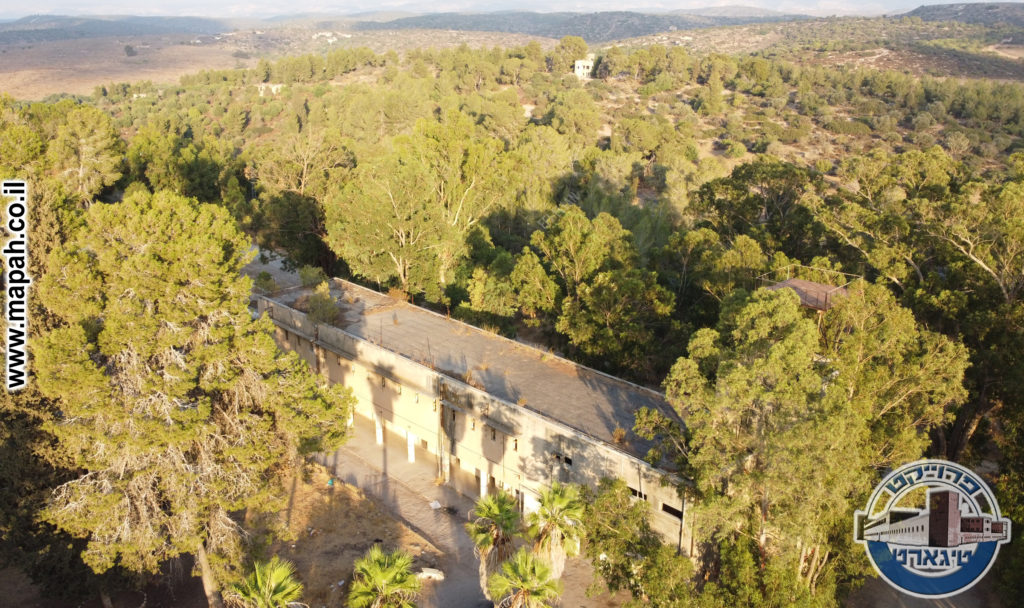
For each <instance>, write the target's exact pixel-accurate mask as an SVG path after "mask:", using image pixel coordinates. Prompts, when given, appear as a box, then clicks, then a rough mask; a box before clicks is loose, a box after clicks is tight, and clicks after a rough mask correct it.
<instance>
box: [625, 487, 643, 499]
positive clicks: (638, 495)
mask: <svg viewBox="0 0 1024 608" xmlns="http://www.w3.org/2000/svg"><path fill="white" fill-rule="evenodd" d="M629 493H630V494H632V495H633V497H634V498H639V499H640V500H647V494H645V493H643V492H641V491H640V490H637V489H636V488H633V487H632V486H630V487H629Z"/></svg>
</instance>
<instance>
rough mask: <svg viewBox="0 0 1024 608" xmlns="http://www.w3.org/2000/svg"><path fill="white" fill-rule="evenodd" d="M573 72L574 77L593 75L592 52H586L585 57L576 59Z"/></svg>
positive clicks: (585, 77)
mask: <svg viewBox="0 0 1024 608" xmlns="http://www.w3.org/2000/svg"><path fill="white" fill-rule="evenodd" d="M573 73H574V74H576V78H579V79H580V80H585V79H587V78H590V77H591V76H593V75H594V54H593V53H588V54H587V58H586V59H577V60H576V63H575V65H574V66H573Z"/></svg>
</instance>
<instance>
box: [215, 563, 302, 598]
mask: <svg viewBox="0 0 1024 608" xmlns="http://www.w3.org/2000/svg"><path fill="white" fill-rule="evenodd" d="M301 597H302V583H300V582H299V581H298V580H297V579H296V578H295V568H294V567H293V566H292V564H291V562H288V561H286V560H283V559H281V558H279V557H277V556H276V555H275V556H274V557H273V558H271V560H270V561H269V562H256V563H255V564H253V568H252V572H251V573H250V574H249V576H247V577H245V580H244V581H242V582H241V583H238V584H236V585H233V586H232V589H231V592H230V595H229V598H230V600H231V601H232V602H233V603H235V604H236V605H241V606H244V607H245V608H284V607H285V606H287V605H288V603H289V602H295V601H298V600H299V598H301Z"/></svg>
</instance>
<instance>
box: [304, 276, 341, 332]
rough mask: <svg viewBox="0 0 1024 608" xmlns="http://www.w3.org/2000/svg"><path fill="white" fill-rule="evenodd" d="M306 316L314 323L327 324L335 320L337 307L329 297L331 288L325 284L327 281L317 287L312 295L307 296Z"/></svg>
mask: <svg viewBox="0 0 1024 608" xmlns="http://www.w3.org/2000/svg"><path fill="white" fill-rule="evenodd" d="M306 314H307V315H308V316H309V320H310V321H312V322H314V323H321V324H329V323H333V322H334V320H335V319H337V317H338V305H337V304H336V303H335V302H334V298H332V297H331V287H330V285H328V284H327V281H324V282H323V283H320V284H319V285H317V287H316V291H314V292H313V295H311V296H309V302H308V304H307V305H306Z"/></svg>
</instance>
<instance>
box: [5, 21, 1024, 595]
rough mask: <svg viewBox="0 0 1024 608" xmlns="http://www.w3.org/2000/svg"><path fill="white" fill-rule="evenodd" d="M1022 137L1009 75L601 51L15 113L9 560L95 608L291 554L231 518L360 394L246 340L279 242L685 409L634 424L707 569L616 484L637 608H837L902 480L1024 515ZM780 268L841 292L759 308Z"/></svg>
mask: <svg viewBox="0 0 1024 608" xmlns="http://www.w3.org/2000/svg"><path fill="white" fill-rule="evenodd" d="M836 23H841V21H837V22H836ZM875 23H876V24H877V25H878V27H879V28H884V27H885V26H886V24H887V23H891V24H892V27H894V28H898V27H904V26H905V25H906V22H905V21H900V20H891V21H890V20H882V19H879V20H875ZM951 27H955V26H951ZM947 44H953V43H952V42H950V43H947ZM588 52H596V54H597V60H596V67H595V72H594V77H593V78H591V79H585V80H580V79H578V78H576V77H575V76H573V75H572V66H573V61H574V60H575V59H579V58H581V57H583V56H585V55H586V53H588ZM271 85H275V86H271ZM276 85H281V86H279V87H278V86H276ZM1022 137H1024V86H1022V85H1020V84H1017V83H1015V82H997V81H989V80H970V79H965V80H956V79H952V78H946V77H942V76H924V77H917V76H912V75H908V74H905V73H900V72H894V71H883V70H873V69H867V68H858V67H844V66H832V65H828V64H827V63H826V62H805V61H797V60H796V59H795V56H794V55H787V54H781V55H780V54H769V53H761V54H749V55H722V54H706V55H697V54H691V53H689V52H688V51H686V50H685V49H684V48H682V47H680V46H659V45H646V46H642V47H628V48H627V47H620V46H612V47H608V48H602V49H596V48H595V49H590V48H588V46H587V44H586V43H585V42H584V41H583V40H582V39H580V38H576V37H566V38H563V39H562V41H561V42H560V43H559V44H558V46H557V47H555V48H554V49H553V50H551V51H549V52H545V51H543V50H542V49H541V47H540V46H539V45H537V44H535V43H531V44H530V45H527V46H524V47H521V48H493V49H470V48H467V47H460V48H455V49H446V50H436V49H423V50H417V51H410V52H407V53H405V54H404V55H402V56H399V55H398V54H396V53H393V52H392V53H385V54H377V53H374V52H372V51H369V50H366V49H348V50H335V51H331V52H330V53H328V54H326V55H306V56H299V57H287V58H281V59H278V60H275V61H267V60H264V61H261V62H260V64H259V66H257V67H256V68H255V69H251V70H230V71H217V72H201V73H197V74H195V75H192V76H188V77H185V78H183V79H182V80H181V82H180V83H179V84H178V85H174V86H158V85H154V84H152V83H145V82H143V83H114V84H110V85H107V86H104V87H98V88H97V90H96V91H95V93H94V94H93V95H92V96H91V97H90V98H85V99H75V98H65V99H54V100H50V101H47V102H38V103H27V102H19V101H17V100H14V99H11V98H9V97H7V98H3V99H0V177H3V178H5V179H7V178H21V179H27V180H29V181H30V183H31V185H32V193H33V194H32V196H33V199H32V201H33V204H32V207H31V213H32V217H31V225H32V230H33V232H32V235H31V239H32V247H33V249H32V258H31V261H32V264H33V267H32V268H31V270H32V274H33V276H34V277H36V278H37V279H36V282H37V285H36V286H35V287H34V288H33V290H32V292H31V293H32V298H33V299H32V301H31V314H32V325H31V329H32V332H33V353H32V354H33V364H32V365H33V367H32V372H33V374H34V377H35V381H34V382H33V384H32V387H31V388H29V389H27V390H25V391H22V392H19V393H15V394H5V395H4V397H3V405H2V410H0V416H2V420H3V424H2V426H0V433H2V437H3V451H4V455H3V459H2V465H0V466H2V469H0V475H2V477H3V484H2V486H0V487H2V490H0V492H2V496H0V505H2V513H3V518H2V520H0V531H2V538H3V545H2V549H3V559H4V560H9V561H11V562H13V563H17V564H19V565H21V566H22V567H23V568H24V569H25V570H26V571H27V572H29V573H30V575H31V576H32V577H33V578H34V579H35V580H37V581H38V582H39V583H40V584H42V585H44V586H47V587H48V588H51V589H54V590H58V589H59V590H61V591H62V592H64V593H66V594H71V595H76V594H77V596H78V597H80V596H81V595H82V594H83V593H87V592H89V593H95V592H105V590H109V589H113V588H117V587H118V586H126V585H133V584H138V581H139V576H140V575H139V573H149V575H152V573H155V572H158V571H159V568H160V566H161V564H163V563H165V562H166V561H167V560H169V559H172V558H174V557H176V556H178V555H181V554H186V553H187V554H193V555H196V556H197V558H198V562H199V563H200V569H201V570H202V574H203V578H204V583H206V584H207V589H208V591H209V593H210V594H215V593H216V589H217V588H218V586H222V587H223V586H226V585H230V584H232V583H237V582H238V581H239V580H240V579H241V578H242V576H243V575H244V574H245V569H244V568H242V566H241V564H242V563H243V561H247V560H248V558H246V560H243V559H242V557H241V556H243V555H249V556H257V557H265V556H260V555H259V551H260V550H261V547H262V546H261V545H260V544H259V543H246V542H245V536H244V534H242V533H241V532H240V531H239V530H238V525H239V524H238V520H237V513H238V512H239V511H240V510H244V509H246V508H248V509H267V508H269V507H268V506H267V505H268V504H269V503H270V502H272V501H270V496H271V495H272V494H273V492H272V491H271V489H270V488H271V484H272V480H273V479H274V478H275V475H277V474H279V473H280V469H281V468H283V467H284V466H285V465H284V464H282V463H285V462H294V461H296V460H301V458H302V457H303V456H304V455H305V454H309V453H313V452H316V451H318V450H323V449H327V448H329V447H331V446H334V445H337V444H338V443H339V442H340V441H342V440H343V439H344V437H343V436H339V435H338V434H337V433H334V434H332V433H329V432H328V431H327V430H326V429H329V428H331V426H330V421H331V420H338V419H343V417H344V416H347V411H348V407H349V402H348V401H347V396H346V395H345V394H344V393H343V392H335V391H327V390H325V389H322V388H320V387H318V386H316V384H315V382H314V381H313V380H312V379H311V377H310V376H309V375H308V374H306V372H305V371H304V370H303V369H302V367H301V365H300V364H299V362H298V360H297V359H295V358H294V357H286V356H284V355H281V354H279V353H275V351H274V346H273V343H272V342H271V341H270V338H269V333H268V329H267V325H266V322H265V321H253V320H252V319H251V318H250V317H249V313H248V311H247V310H246V304H247V298H248V296H247V293H248V289H249V288H250V287H251V286H250V284H249V282H248V279H243V278H242V277H241V276H240V275H239V270H240V268H241V266H242V265H243V264H244V263H245V262H246V261H247V260H248V259H249V258H250V257H251V255H253V254H252V253H249V247H248V244H249V243H250V242H252V241H255V242H256V243H258V244H259V245H260V247H261V248H262V250H263V251H267V252H270V251H274V252H277V253H279V254H280V255H282V256H284V257H285V258H286V260H287V263H288V264H290V265H291V266H292V267H294V268H300V267H315V268H320V269H322V270H323V271H324V272H325V273H327V274H331V275H336V276H343V277H348V278H351V279H353V280H355V281H358V282H361V283H363V284H366V285H369V286H372V287H375V288H379V289H381V290H390V292H391V293H392V294H393V295H397V296H399V297H402V298H406V299H408V300H409V301H412V302H416V303H418V304H421V305H424V306H427V307H430V308H433V309H435V310H438V311H441V312H445V313H447V314H450V315H451V316H452V317H454V318H458V319H462V320H465V321H467V322H470V323H473V324H475V325H478V326H480V327H483V328H486V329H489V330H491V331H494V332H498V333H501V334H504V335H507V336H521V337H525V338H527V339H529V340H531V341H534V342H538V341H539V342H542V343H543V344H545V345H546V346H548V347H550V348H552V349H554V350H557V351H559V352H562V353H564V354H565V355H566V356H567V357H569V358H572V359H574V360H577V361H580V362H582V363H585V364H587V365H590V366H593V367H596V368H598V369H601V370H603V371H607V372H609V373H612V374H616V375H619V376H622V377H625V378H628V379H631V380H633V381H636V382H639V383H642V384H645V385H648V386H652V387H657V388H661V389H662V390H664V391H665V392H666V394H667V396H668V398H669V401H670V402H671V403H672V405H673V407H675V408H676V409H677V410H678V411H679V413H680V414H681V416H682V419H683V420H685V421H686V428H680V427H679V426H677V425H676V424H675V423H673V422H672V421H671V420H668V419H665V418H663V417H661V416H660V415H658V414H657V413H654V412H643V413H642V414H641V415H640V416H638V419H637V427H636V429H637V431H638V432H639V433H641V434H643V435H646V436H649V437H652V438H653V437H659V438H661V439H662V440H663V441H659V442H657V445H659V446H661V448H660V449H659V450H658V451H657V452H655V453H652V454H651V455H650V458H651V459H652V460H653V461H654V462H660V463H666V462H672V463H674V468H675V469H676V470H677V471H679V472H680V474H681V476H682V477H683V478H685V479H686V482H687V483H686V484H685V485H684V486H683V487H681V488H680V492H684V493H686V496H687V497H688V499H689V500H691V501H692V502H693V504H694V509H695V514H696V524H695V530H696V534H697V535H698V537H699V539H700V545H701V552H700V555H701V558H700V560H698V561H697V562H696V563H691V561H690V560H689V559H687V558H684V557H679V556H677V555H676V554H675V553H674V551H669V550H668V549H666V548H665V547H663V546H662V545H661V544H660V542H657V541H656V540H652V539H653V536H652V534H653V533H651V532H650V529H649V526H648V525H647V524H646V522H645V521H644V514H643V512H642V510H640V511H638V510H637V509H636V508H635V506H636V505H635V503H632V502H631V501H630V500H629V496H628V493H627V492H626V490H625V489H624V487H622V486H621V485H616V484H614V483H612V482H610V481H609V482H608V483H607V484H605V485H602V487H601V488H599V489H598V490H597V491H596V493H595V494H594V495H592V496H590V498H589V501H588V504H589V505H590V507H589V511H588V513H589V515H584V522H585V526H584V528H585V530H586V532H587V535H586V536H587V538H585V540H584V549H583V551H584V554H585V555H586V556H588V557H590V558H596V557H597V556H598V555H604V556H605V559H604V560H603V561H602V565H601V567H599V568H598V569H597V572H598V575H599V576H601V577H602V581H603V583H604V584H606V585H607V586H608V587H609V588H611V589H625V590H627V591H629V592H630V593H631V594H632V596H633V597H634V601H635V602H636V604H637V605H653V606H691V605H692V606H709V607H710V606H735V605H752V606H754V605H756V606H796V605H800V606H834V605H838V603H840V602H841V601H842V600H843V598H845V597H846V596H847V595H848V594H849V593H850V592H851V590H853V589H855V588H856V587H858V586H859V585H860V584H861V583H862V581H863V580H864V577H866V576H868V575H869V574H870V567H869V565H868V562H867V560H866V559H865V558H864V555H863V550H862V549H861V548H860V547H858V546H856V545H855V544H854V543H853V542H852V538H850V523H851V521H852V513H853V510H854V509H857V508H861V506H862V505H863V504H864V501H865V498H866V496H867V493H868V492H869V491H870V489H871V487H872V486H873V485H874V484H875V483H876V482H877V481H878V480H879V479H880V478H881V476H882V475H883V474H884V473H885V472H886V471H887V470H889V469H890V468H892V467H894V466H898V465H899V464H901V463H903V462H907V461H910V460H913V459H915V458H918V457H921V456H922V455H931V456H936V457H944V458H948V459H950V460H955V461H958V462H961V463H964V464H966V465H968V466H971V467H974V468H975V469H976V470H979V471H986V472H987V478H988V480H989V481H990V482H991V484H992V485H993V487H994V488H995V490H996V492H997V494H998V497H999V500H1000V505H1001V507H1002V509H1003V512H1004V514H1006V515H1007V516H1008V517H1010V519H1011V520H1013V521H1015V522H1021V521H1024V447H1022V446H1024V399H1022V397H1021V395H1022V394H1024V144H1022ZM140 251H144V252H145V255H136V254H137V253H138V252H140ZM786 273H790V275H787V276H791V275H792V274H793V273H796V274H797V275H799V276H801V277H803V278H808V279H813V280H816V281H819V282H824V283H829V284H832V285H836V286H839V285H843V286H846V289H847V292H848V296H847V297H845V298H842V299H841V300H840V302H839V303H838V304H837V305H836V306H834V307H832V308H831V309H830V310H828V311H827V312H824V313H821V314H818V313H815V312H814V311H810V310H808V309H806V308H802V307H800V306H799V302H798V301H797V298H796V297H795V296H794V295H793V294H792V293H791V292H788V291H787V290H781V291H767V290H764V289H761V288H762V287H764V286H766V285H768V284H770V283H771V282H773V281H774V280H776V279H778V277H780V276H782V275H784V274H786ZM259 288H261V289H266V290H273V289H274V285H273V284H272V283H268V282H266V281H264V282H262V284H261V285H259ZM229 413H230V415H227V414H229ZM231 420H239V421H242V422H241V423H239V424H232V423H230V421H231ZM133 421H135V422H133ZM138 421H141V422H138ZM165 421H167V423H166V424H165V423H164V422H165ZM136 424H137V425H138V426H136ZM723 429H728V432H725V433H724V435H725V436H727V437H728V438H729V440H727V441H723V440H722V437H723ZM257 433H259V434H260V435H256V434H257ZM194 436H199V437H204V438H208V439H203V440H196V439H193V437H194ZM255 436H261V437H262V436H266V437H268V438H269V439H266V440H262V441H259V442H250V441H247V438H251V437H255ZM97 446H101V448H98V447H97ZM794 480H795V481H796V482H797V483H794ZM54 488H60V491H59V492H56V493H54V492H53V490H54ZM112 488H113V490H112ZM726 488H728V489H729V490H728V491H727V490H726ZM797 492H799V493H797ZM26 497H27V498H26ZM598 515H599V516H600V517H602V518H605V519H606V520H607V518H613V520H614V521H615V522H617V525H615V526H613V527H614V528H615V529H616V530H617V532H616V533H609V532H608V528H609V526H600V525H596V524H595V523H594V519H595V517H597V516H598ZM125 522H131V524H132V525H131V526H127V525H122V524H124V523H125ZM1020 547H1021V545H1020V543H1013V544H1010V545H1007V546H1006V547H1004V548H1003V553H1002V554H1001V555H1000V557H999V560H998V562H997V567H996V569H997V571H998V572H997V574H996V575H995V576H997V577H998V588H999V590H1000V593H1002V594H1004V597H1006V598H1017V597H1019V596H1020V594H1021V593H1022V592H1024V575H1022V572H1024V551H1022V550H1021V549H1020ZM637 556H640V557H639V558H638V557H637ZM378 557H379V558H380V559H384V558H385V557H386V556H378ZM528 557H529V556H528V555H527V556H523V557H519V556H517V557H515V558H513V559H512V561H510V562H507V563H508V564H512V566H509V568H513V567H515V563H517V562H515V560H521V561H523V564H520V565H523V567H526V561H525V560H527V559H528ZM637 559H640V560H642V562H641V563H642V565H641V566H639V567H638V566H637V565H636V560H637ZM211 597H212V595H211ZM1013 603H1014V600H1013V599H1009V600H1007V605H1011V604H1013Z"/></svg>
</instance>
